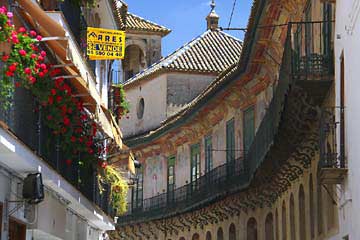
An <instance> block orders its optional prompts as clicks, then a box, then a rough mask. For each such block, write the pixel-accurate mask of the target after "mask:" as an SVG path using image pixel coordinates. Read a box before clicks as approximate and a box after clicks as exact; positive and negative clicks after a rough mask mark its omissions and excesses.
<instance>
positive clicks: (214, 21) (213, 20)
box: [206, 0, 220, 31]
mask: <svg viewBox="0 0 360 240" xmlns="http://www.w3.org/2000/svg"><path fill="white" fill-rule="evenodd" d="M210 7H211V11H210V13H209V15H207V17H206V22H207V30H211V31H214V30H216V29H218V28H219V18H220V17H219V15H217V13H216V12H215V7H216V4H215V0H212V2H211V4H210Z"/></svg>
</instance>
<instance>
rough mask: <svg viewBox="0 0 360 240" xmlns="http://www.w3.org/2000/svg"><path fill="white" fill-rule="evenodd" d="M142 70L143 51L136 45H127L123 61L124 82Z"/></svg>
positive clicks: (143, 65)
mask: <svg viewBox="0 0 360 240" xmlns="http://www.w3.org/2000/svg"><path fill="white" fill-rule="evenodd" d="M144 68H146V58H145V52H144V50H143V49H142V48H141V47H140V46H139V45H137V44H132V45H128V46H127V47H126V48H125V58H124V60H123V71H124V80H125V81H126V80H128V79H129V78H131V77H133V76H134V75H135V74H137V73H139V72H140V71H141V70H143V69H144Z"/></svg>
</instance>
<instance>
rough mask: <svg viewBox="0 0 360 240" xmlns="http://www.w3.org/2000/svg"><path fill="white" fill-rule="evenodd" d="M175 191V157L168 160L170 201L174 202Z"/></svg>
mask: <svg viewBox="0 0 360 240" xmlns="http://www.w3.org/2000/svg"><path fill="white" fill-rule="evenodd" d="M174 190H175V156H172V157H169V158H168V171H167V193H168V201H174Z"/></svg>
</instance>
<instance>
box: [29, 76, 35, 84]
mask: <svg viewBox="0 0 360 240" xmlns="http://www.w3.org/2000/svg"><path fill="white" fill-rule="evenodd" d="M29 81H30V83H31V84H34V83H35V82H36V78H34V77H33V76H30V77H29Z"/></svg>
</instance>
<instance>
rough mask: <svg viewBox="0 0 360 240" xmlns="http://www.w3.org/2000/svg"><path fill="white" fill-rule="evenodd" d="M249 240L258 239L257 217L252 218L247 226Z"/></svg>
mask: <svg viewBox="0 0 360 240" xmlns="http://www.w3.org/2000/svg"><path fill="white" fill-rule="evenodd" d="M246 236H247V238H246V239H247V240H257V222H256V219H255V218H250V219H249V220H248V222H247V227H246Z"/></svg>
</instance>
